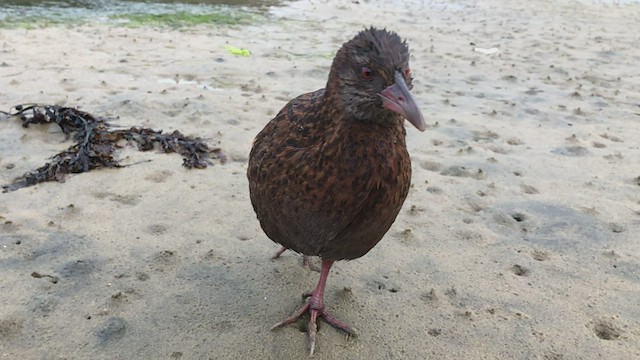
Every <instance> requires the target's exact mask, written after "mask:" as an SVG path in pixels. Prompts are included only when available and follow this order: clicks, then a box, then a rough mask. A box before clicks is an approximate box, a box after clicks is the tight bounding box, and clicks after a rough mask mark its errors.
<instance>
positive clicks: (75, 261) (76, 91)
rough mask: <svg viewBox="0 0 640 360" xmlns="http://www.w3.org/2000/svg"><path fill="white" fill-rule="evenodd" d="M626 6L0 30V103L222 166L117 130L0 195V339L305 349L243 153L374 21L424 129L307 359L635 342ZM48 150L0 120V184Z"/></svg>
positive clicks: (47, 350)
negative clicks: (93, 120) (67, 167)
mask: <svg viewBox="0 0 640 360" xmlns="http://www.w3.org/2000/svg"><path fill="white" fill-rule="evenodd" d="M639 23H640V5H638V4H637V3H636V4H633V3H631V4H627V3H622V4H603V3H596V2H594V3H591V2H565V1H557V2H554V3H548V2H544V3H537V2H536V3H524V2H498V1H488V2H480V3H476V2H470V1H462V2H455V3H448V2H442V3H439V2H438V3H431V2H427V1H424V2H421V1H415V2H410V3H407V4H404V5H393V4H391V5H389V4H386V3H385V2H382V1H377V0H372V1H362V0H360V1H359V2H352V1H343V0H340V1H337V2H332V4H331V5H329V4H327V3H325V2H318V1H310V0H306V1H302V2H299V3H294V4H291V5H289V6H288V7H286V8H282V9H278V10H275V11H274V13H273V14H272V15H271V19H270V20H269V21H268V22H266V23H260V24H259V25H244V26H224V27H215V28H205V27H197V28H188V29H182V30H171V29H154V28H138V29H129V28H122V27H113V26H108V25H85V26H79V27H49V28H45V29H36V30H24V29H22V30H10V29H1V30H0V109H2V110H8V109H9V108H10V107H11V106H13V105H16V104H20V103H25V102H39V103H46V104H50V103H55V104H60V105H67V106H74V107H80V108H81V109H82V110H85V111H88V112H90V113H92V114H94V115H109V116H117V117H118V120H117V121H116V123H117V124H119V125H122V126H133V125H141V126H146V127H150V128H154V129H163V130H165V131H173V130H175V129H178V130H180V131H182V132H183V133H185V134H187V135H197V136H202V137H205V138H207V139H209V143H210V144H211V145H212V146H220V147H222V149H223V150H224V152H225V153H226V155H227V156H228V158H229V161H228V162H227V163H226V164H225V165H219V164H218V165H215V166H212V167H209V168H208V169H205V170H188V169H186V168H184V167H182V166H181V159H180V157H179V156H178V155H175V154H174V155H164V154H157V153H149V152H147V153H142V152H138V151H136V150H134V149H133V148H129V149H125V150H123V151H121V152H119V159H120V160H121V161H122V162H123V163H124V164H134V165H132V166H128V167H125V168H121V169H108V170H99V171H92V172H89V173H84V174H79V175H73V176H69V177H68V178H67V180H66V182H65V183H54V182H51V183H43V184H40V185H37V186H33V187H29V188H25V189H21V190H18V191H15V192H11V193H5V194H0V274H1V277H0V304H2V306H0V357H1V358H3V359H4V358H6V359H89V358H90V359H207V358H210V359H232V358H235V359H257V358H260V359H303V358H306V357H307V355H306V354H307V351H306V337H305V334H304V333H303V332H301V331H300V330H299V328H298V327H296V326H288V327H286V328H284V329H281V330H279V331H275V332H271V331H269V327H270V326H271V325H272V324H274V323H276V322H278V321H280V320H281V319H282V318H284V317H286V316H288V315H289V314H290V313H291V312H292V311H294V310H295V309H296V308H297V307H298V306H299V305H300V304H301V302H302V300H301V297H300V294H301V293H302V292H303V291H306V290H309V289H311V288H312V287H313V286H315V283H316V281H317V278H318V273H317V272H316V271H313V270H309V269H307V268H304V267H302V266H301V257H300V256H299V255H296V254H293V253H286V254H285V255H284V256H283V257H282V258H280V259H278V260H275V261H274V260H270V259H269V257H270V256H271V255H272V254H273V253H274V252H275V251H276V250H277V249H278V246H277V245H276V244H274V243H272V242H271V241H270V240H269V239H268V238H267V237H266V236H265V235H264V233H263V232H262V231H261V230H260V227H259V224H258V222H257V220H256V218H255V215H254V213H253V210H252V209H251V205H250V202H249V196H248V189H247V188H248V186H247V181H246V176H245V170H246V164H247V156H248V152H249V149H250V146H251V141H252V139H253V137H254V136H255V135H256V133H257V132H258V131H259V130H260V129H261V128H262V127H263V126H264V124H265V123H266V122H267V121H268V120H269V119H271V118H272V117H273V116H274V115H275V114H276V112H277V111H278V110H279V109H280V108H281V107H282V106H283V105H284V104H285V103H286V102H287V101H288V100H289V99H291V98H292V97H294V96H296V95H298V94H301V93H303V92H308V91H313V90H316V89H318V88H321V87H323V86H324V83H325V81H326V76H327V72H328V69H329V66H330V61H331V58H332V56H333V54H334V53H335V51H336V50H337V49H338V48H339V47H340V45H341V44H342V43H343V42H345V41H346V40H348V39H349V38H351V37H352V36H353V35H354V34H355V33H356V32H357V31H359V30H361V29H362V28H363V27H364V26H369V25H376V26H379V27H383V26H386V27H387V28H390V29H393V30H395V31H397V32H398V33H399V34H400V35H401V36H402V37H404V38H406V39H407V41H408V43H409V45H410V48H411V50H412V59H411V65H412V69H413V73H414V78H415V80H414V94H415V95H416V99H417V101H418V102H419V103H420V104H421V108H422V109H423V112H424V114H425V118H426V120H427V122H428V123H429V129H428V130H427V132H425V133H419V132H418V131H417V130H415V129H413V128H412V127H410V126H407V129H408V135H407V137H408V147H409V152H410V153H411V156H412V161H413V169H414V171H413V186H412V189H411V192H410V194H409V197H408V199H407V201H406V203H405V205H404V208H403V210H402V212H401V214H400V215H399V217H398V220H397V221H396V223H395V224H394V226H393V227H392V229H391V230H390V231H389V233H388V234H387V235H386V237H385V239H383V241H382V242H381V243H380V244H379V245H378V246H377V247H376V248H374V249H373V250H372V251H371V252H370V253H369V254H367V255H366V256H365V257H363V258H360V259H357V260H354V261H351V262H340V263H338V264H336V265H335V266H334V271H333V272H332V275H331V276H330V278H329V281H328V287H327V298H326V300H327V306H328V307H329V309H331V310H332V311H333V312H334V314H335V315H336V316H338V317H339V318H341V319H343V320H345V321H347V322H349V323H350V324H352V325H353V326H355V327H356V328H357V329H358V330H359V335H360V336H359V337H358V338H356V339H346V338H345V336H344V335H343V334H340V333H338V332H337V331H335V330H334V329H332V328H330V327H329V326H326V325H324V326H321V329H320V335H319V340H318V343H317V349H316V356H315V357H316V358H318V359H599V358H602V359H632V358H639V357H640V302H639V301H640V300H638V294H640V251H639V250H638V233H639V230H640V178H639V177H640V145H639V144H640V142H639V140H638V139H640V106H639V105H640V103H639V100H638V99H640V77H639V76H638V69H637V64H638V63H639V62H640V50H638V48H637V46H638V43H637V35H636V34H637V33H638V32H639V31H640V28H639V26H638V24H639ZM225 45H232V46H237V47H245V48H248V49H249V50H251V52H252V55H251V56H250V57H236V56H233V55H230V54H228V53H227V52H226V51H225V49H224V46H225ZM494 47H495V48H497V49H498V52H496V53H493V54H485V53H483V52H482V50H480V52H479V51H475V50H474V48H482V49H491V48H494ZM69 145H70V143H69V142H65V141H64V136H63V134H62V133H61V132H60V130H59V129H57V128H55V127H53V126H51V127H46V126H40V127H33V128H29V129H24V128H22V127H21V126H20V122H19V121H18V120H16V119H3V120H1V121H0V182H1V183H3V184H6V183H9V182H11V181H12V180H13V179H14V178H16V177H18V176H20V175H21V174H23V173H24V172H26V171H30V170H33V169H35V168H37V167H39V166H41V165H43V164H44V162H46V160H47V159H48V158H49V157H50V156H52V155H54V154H55V153H57V152H59V151H61V150H63V149H65V148H66V147H68V146H69ZM146 160H151V161H146ZM300 325H301V326H303V324H300Z"/></svg>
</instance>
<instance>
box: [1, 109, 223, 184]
mask: <svg viewBox="0 0 640 360" xmlns="http://www.w3.org/2000/svg"><path fill="white" fill-rule="evenodd" d="M2 113H3V114H7V115H10V116H18V117H19V118H20V119H21V120H22V126H23V127H25V128H26V127H29V125H31V124H48V123H56V124H57V125H58V126H59V127H60V129H61V130H62V132H63V133H64V134H65V137H66V139H69V138H70V137H71V136H73V140H74V141H75V142H76V143H75V144H74V145H73V146H71V147H69V148H68V149H67V150H65V151H62V152H61V153H59V154H56V155H55V156H53V157H52V158H51V161H49V162H48V163H46V164H45V165H43V166H41V167H39V168H38V169H36V170H34V171H31V172H28V173H26V174H24V175H22V176H20V177H18V178H17V179H15V180H14V181H13V182H12V183H11V184H7V185H3V186H2V189H3V192H9V191H15V190H18V189H20V188H23V187H27V186H31V185H35V184H38V183H41V182H45V181H58V182H64V179H65V177H66V175H67V174H71V173H83V172H87V171H90V170H93V169H97V168H103V167H107V168H118V167H122V165H120V163H119V162H118V160H117V159H116V158H115V157H114V153H115V151H116V150H117V149H118V148H120V146H118V145H117V144H118V142H119V141H121V140H125V141H126V142H128V143H136V144H137V147H138V150H140V151H149V150H152V149H156V148H158V149H161V150H162V151H163V152H165V153H178V154H180V155H181V156H182V158H183V162H182V165H183V166H185V167H187V168H190V169H191V168H197V169H204V168H206V167H207V166H208V165H211V164H212V162H211V159H219V160H220V161H221V162H222V163H224V162H225V161H226V158H225V156H224V154H223V153H222V151H221V149H220V148H209V146H208V145H207V144H206V143H204V142H203V140H202V139H200V138H192V137H189V136H185V135H183V134H182V133H180V132H179V131H178V130H176V131H174V132H172V133H171V134H163V133H162V130H159V131H156V130H153V129H148V128H141V127H135V126H134V127H131V128H129V129H113V125H111V124H109V123H108V122H107V119H106V118H101V117H98V118H96V117H94V116H93V115H91V114H89V113H87V112H84V111H80V110H77V109H74V108H70V107H61V106H57V105H37V104H26V105H17V106H14V107H13V108H12V110H11V111H10V112H8V113H7V112H4V111H2Z"/></svg>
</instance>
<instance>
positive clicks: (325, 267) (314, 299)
mask: <svg viewBox="0 0 640 360" xmlns="http://www.w3.org/2000/svg"><path fill="white" fill-rule="evenodd" d="M331 265H333V260H322V270H321V272H320V280H319V281H318V285H317V286H316V288H315V289H314V290H313V291H312V292H311V293H305V294H304V295H303V296H305V295H308V296H309V301H308V302H307V303H306V304H304V305H303V306H302V307H301V308H300V309H298V310H297V311H296V312H295V313H294V314H293V315H291V316H290V317H288V318H286V319H284V320H283V321H281V322H279V323H277V324H276V325H274V326H273V327H272V328H271V329H272V330H274V329H277V328H280V327H282V326H285V325H288V324H291V323H294V322H296V321H297V320H298V319H299V318H300V317H301V316H302V315H304V314H305V313H307V312H308V313H309V317H310V319H309V330H308V331H309V333H308V335H309V340H308V341H309V342H308V343H309V352H310V354H311V355H313V352H314V350H315V347H316V335H317V334H318V326H317V321H316V320H317V318H318V317H321V318H323V319H324V321H325V322H326V323H328V324H329V325H331V326H333V327H335V328H336V329H339V330H342V331H344V332H346V333H347V334H349V335H351V336H357V335H356V332H355V331H354V330H353V329H352V328H351V327H350V326H349V325H347V324H346V323H344V322H342V321H340V320H338V319H336V318H335V317H333V315H331V314H330V313H329V312H328V311H326V310H325V309H324V288H325V286H326V284H327V277H328V276H329V270H331Z"/></svg>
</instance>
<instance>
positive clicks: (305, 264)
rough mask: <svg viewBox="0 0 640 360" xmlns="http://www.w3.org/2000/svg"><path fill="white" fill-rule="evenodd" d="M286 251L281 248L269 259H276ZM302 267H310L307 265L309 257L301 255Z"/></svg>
mask: <svg viewBox="0 0 640 360" xmlns="http://www.w3.org/2000/svg"><path fill="white" fill-rule="evenodd" d="M285 251H287V248H286V247H284V246H283V247H281V248H280V250H278V252H276V253H275V254H274V255H273V256H272V257H271V258H272V259H277V258H279V257H280V255H282V253H283V252H285ZM302 266H307V267H308V266H310V263H309V257H308V256H307V255H302Z"/></svg>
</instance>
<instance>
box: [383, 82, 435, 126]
mask: <svg viewBox="0 0 640 360" xmlns="http://www.w3.org/2000/svg"><path fill="white" fill-rule="evenodd" d="M393 78H394V80H395V83H394V84H393V85H391V86H389V87H387V88H386V89H384V90H382V92H380V93H379V94H378V95H379V96H380V98H381V99H382V107H384V108H386V109H389V110H391V111H393V112H396V113H398V114H400V115H402V116H403V117H404V118H405V119H407V120H409V122H410V123H411V124H412V125H413V126H415V127H416V128H417V129H418V130H420V131H424V130H425V129H426V128H427V124H426V123H425V122H424V118H423V117H422V112H420V109H418V105H416V102H415V101H414V100H413V96H411V92H410V91H409V88H408V87H407V83H406V82H405V81H404V77H403V76H402V74H401V73H400V72H399V71H397V70H396V72H395V74H394V76H393Z"/></svg>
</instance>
